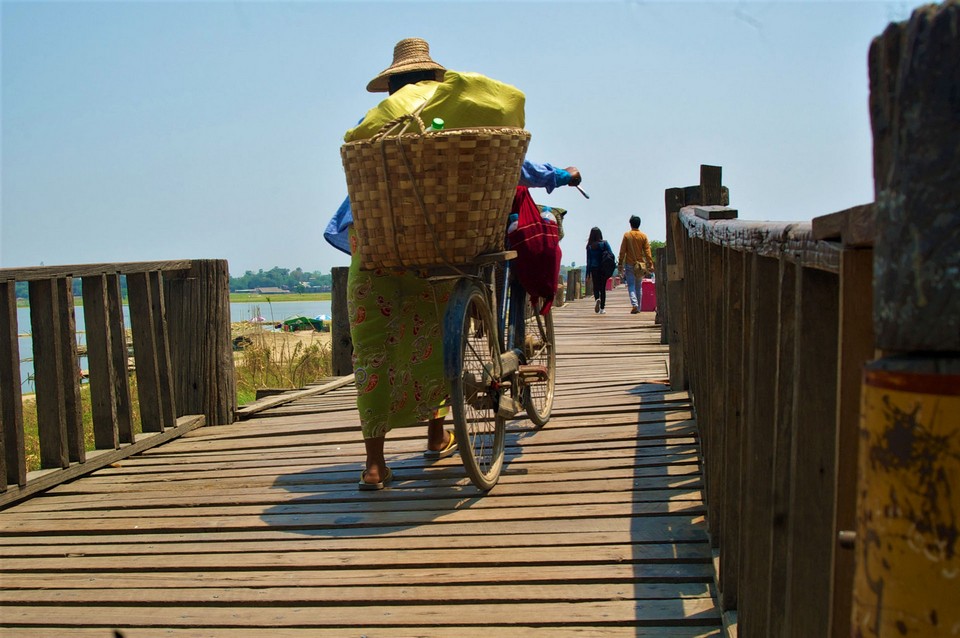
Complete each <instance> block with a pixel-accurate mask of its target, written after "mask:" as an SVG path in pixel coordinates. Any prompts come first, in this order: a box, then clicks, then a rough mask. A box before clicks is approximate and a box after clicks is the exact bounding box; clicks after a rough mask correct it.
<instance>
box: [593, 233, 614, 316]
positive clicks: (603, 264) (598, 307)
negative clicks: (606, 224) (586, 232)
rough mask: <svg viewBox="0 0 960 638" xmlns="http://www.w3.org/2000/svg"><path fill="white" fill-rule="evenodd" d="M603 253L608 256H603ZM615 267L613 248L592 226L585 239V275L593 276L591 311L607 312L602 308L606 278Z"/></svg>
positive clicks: (605, 299)
mask: <svg viewBox="0 0 960 638" xmlns="http://www.w3.org/2000/svg"><path fill="white" fill-rule="evenodd" d="M605 255H609V256H608V257H604V256H605ZM611 260H612V265H613V267H612V268H611V267H610V264H611ZM616 267H617V258H616V257H615V256H614V254H613V249H612V248H610V244H608V243H607V240H605V239H604V238H603V233H602V232H601V231H600V229H599V228H597V227H596V226H594V227H593V228H591V229H590V237H589V239H587V275H588V276H589V277H593V298H594V299H595V300H596V304H594V307H593V311H594V312H596V313H599V314H601V315H605V314H607V311H606V310H604V307H605V306H606V305H607V280H608V279H610V275H612V274H613V271H614V270H616Z"/></svg>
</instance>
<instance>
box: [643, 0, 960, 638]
mask: <svg viewBox="0 0 960 638" xmlns="http://www.w3.org/2000/svg"><path fill="white" fill-rule="evenodd" d="M958 31H960V2H957V1H956V0H950V1H948V2H945V3H943V4H940V5H929V6H925V7H921V8H919V9H917V10H916V11H915V12H914V14H913V16H912V17H911V19H910V21H909V22H905V23H899V24H895V25H891V26H890V27H888V29H887V30H886V31H885V32H884V33H883V35H882V36H879V37H878V38H877V39H875V40H874V42H873V45H872V46H871V50H870V56H869V59H870V89H871V91H870V110H871V116H872V125H873V133H874V158H873V159H874V178H875V199H876V203H871V204H865V205H863V206H857V207H854V208H851V209H848V210H845V211H841V212H839V213H834V214H831V215H825V216H822V217H817V218H815V219H813V220H812V222H799V223H763V222H746V221H742V220H739V219H737V217H738V214H737V211H736V210H734V209H732V208H729V206H728V205H727V204H728V202H727V201H724V199H725V198H724V196H723V195H722V190H723V189H722V187H721V170H720V168H719V167H715V166H702V167H701V173H700V184H699V185H697V186H691V187H687V188H673V189H668V190H667V191H666V221H667V246H666V258H665V260H664V262H665V263H661V264H659V267H660V269H661V270H660V272H659V273H658V275H659V276H658V280H662V283H663V284H665V290H662V292H661V295H663V296H661V299H664V298H665V301H666V306H665V307H664V308H662V309H661V320H662V321H661V327H662V330H663V340H664V341H666V342H669V344H670V382H671V385H672V386H673V388H674V389H681V388H689V390H690V392H691V394H692V397H693V401H694V405H695V408H696V418H697V424H698V430H699V436H700V445H701V453H702V463H703V475H704V484H705V497H706V503H707V527H708V531H709V534H710V539H711V543H712V545H713V547H714V548H715V550H716V553H715V560H716V563H717V567H718V570H717V573H718V583H717V585H718V590H719V598H720V603H721V605H722V607H723V609H724V610H725V611H726V612H727V613H726V617H727V618H728V619H729V620H730V621H731V623H730V624H735V625H736V628H737V633H738V635H741V636H750V637H752V636H760V637H766V636H778V637H779V636H791V637H792V636H796V637H798V638H800V637H803V638H806V637H809V636H833V637H840V636H851V635H856V636H862V637H866V636H893V635H897V636H899V635H911V636H914V635H915V636H921V635H922V636H934V635H947V634H949V633H950V632H951V631H956V629H957V627H960V605H958V604H957V603H958V600H960V588H958V585H957V582H958V581H957V574H958V573H960V429H958V427H960V426H958V424H960V164H958V163H957V161H956V153H957V149H958V148H960V126H958V125H957V112H956V99H955V98H956V95H958V94H960V67H958V66H957V65H956V60H957V59H958V58H960V40H958V39H957V38H956V33H957V32H958Z"/></svg>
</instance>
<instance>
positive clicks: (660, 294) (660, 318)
mask: <svg viewBox="0 0 960 638" xmlns="http://www.w3.org/2000/svg"><path fill="white" fill-rule="evenodd" d="M666 250H667V249H666V248H664V247H660V248H657V249H656V250H654V251H653V264H654V272H655V273H656V279H655V280H654V282H655V284H656V286H655V287H654V290H656V292H657V312H656V314H655V315H654V317H653V323H654V325H657V326H660V343H663V344H666V343H669V341H668V340H667V330H668V329H669V327H668V325H667V303H666V298H667V297H666V286H665V285H664V283H665V282H666V274H667V273H666V270H665V269H664V268H663V260H664V255H665V254H666Z"/></svg>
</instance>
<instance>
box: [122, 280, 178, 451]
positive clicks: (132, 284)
mask: <svg viewBox="0 0 960 638" xmlns="http://www.w3.org/2000/svg"><path fill="white" fill-rule="evenodd" d="M153 294H154V291H153V288H152V287H151V286H150V280H149V273H148V272H138V273H130V274H128V275H127V299H128V304H129V308H130V329H131V332H132V333H133V356H134V361H135V364H134V365H135V368H136V374H137V396H138V398H139V399H140V426H141V428H142V429H143V431H144V432H163V429H164V427H169V426H171V425H173V424H172V423H171V422H168V421H166V420H165V419H164V414H163V408H162V406H161V398H160V395H161V393H162V392H163V388H162V386H161V384H160V364H161V363H160V361H161V357H160V354H159V353H158V344H157V330H158V328H157V326H156V325H155V323H156V321H157V320H158V318H157V317H155V316H154V314H153V300H152V297H153Z"/></svg>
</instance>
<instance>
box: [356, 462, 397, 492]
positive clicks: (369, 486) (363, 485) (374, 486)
mask: <svg viewBox="0 0 960 638" xmlns="http://www.w3.org/2000/svg"><path fill="white" fill-rule="evenodd" d="M366 475H367V471H366V470H364V471H362V472H360V482H359V483H357V487H358V488H360V489H361V490H364V491H367V490H382V489H383V488H385V487H386V486H387V485H388V484H389V483H390V481H392V480H393V470H391V469H390V468H389V467H388V468H387V475H386V476H384V477H383V479H381V481H380V482H379V483H367V482H366V481H364V480H363V477H365V476H366Z"/></svg>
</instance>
